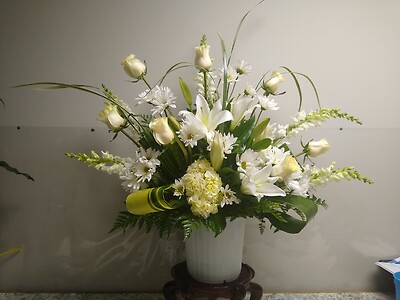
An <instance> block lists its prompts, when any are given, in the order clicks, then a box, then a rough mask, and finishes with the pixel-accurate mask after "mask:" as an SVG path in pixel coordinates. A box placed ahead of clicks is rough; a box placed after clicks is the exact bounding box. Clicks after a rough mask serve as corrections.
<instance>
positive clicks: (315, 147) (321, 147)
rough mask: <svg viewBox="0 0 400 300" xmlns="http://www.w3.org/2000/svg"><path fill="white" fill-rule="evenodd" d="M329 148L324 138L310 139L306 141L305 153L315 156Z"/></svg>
mask: <svg viewBox="0 0 400 300" xmlns="http://www.w3.org/2000/svg"><path fill="white" fill-rule="evenodd" d="M330 148H331V145H329V143H328V141H327V140H326V139H321V140H319V141H311V142H309V143H308V147H307V154H308V155H309V156H311V157H317V156H319V155H321V154H324V153H325V152H327V151H328V150H329V149H330Z"/></svg>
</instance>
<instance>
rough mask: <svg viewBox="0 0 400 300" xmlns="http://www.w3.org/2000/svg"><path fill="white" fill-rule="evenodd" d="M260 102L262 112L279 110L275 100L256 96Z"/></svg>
mask: <svg viewBox="0 0 400 300" xmlns="http://www.w3.org/2000/svg"><path fill="white" fill-rule="evenodd" d="M256 98H257V100H258V104H259V105H260V107H261V109H262V110H278V109H279V107H278V103H276V102H275V100H274V99H272V98H270V97H266V96H260V95H257V96H256Z"/></svg>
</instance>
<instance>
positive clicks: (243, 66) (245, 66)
mask: <svg viewBox="0 0 400 300" xmlns="http://www.w3.org/2000/svg"><path fill="white" fill-rule="evenodd" d="M235 70H236V72H237V73H238V74H239V75H247V74H249V73H250V72H251V66H250V65H249V63H248V62H247V61H244V60H239V61H238V63H237V65H236V66H235Z"/></svg>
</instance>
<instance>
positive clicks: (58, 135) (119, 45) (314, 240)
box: [0, 0, 400, 292]
mask: <svg viewBox="0 0 400 300" xmlns="http://www.w3.org/2000/svg"><path fill="white" fill-rule="evenodd" d="M256 3H257V1H239V0H235V1H228V0H218V1H211V0H207V1H184V0H170V1H154V0H153V1H148V0H147V1H145V0H143V1H142V0H140V1H139V0H136V1H128V0H124V1H122V0H119V1H106V0H97V1H95V0H85V1H77V0H69V1H61V0H52V1H50V0H35V1H28V0H25V1H22V0H1V1H0V39H1V43H0V98H2V99H3V100H4V101H5V103H6V107H5V109H3V108H1V109H0V125H1V126H0V140H1V148H0V159H1V160H6V161H8V162H9V163H10V164H12V165H14V166H17V167H18V169H21V170H22V171H26V172H29V173H31V175H33V176H34V178H35V182H30V181H27V180H25V179H23V178H22V177H18V176H16V175H12V174H10V173H6V172H5V171H1V170H0V185H1V188H0V252H1V250H6V249H8V248H11V247H13V246H22V249H23V250H22V251H21V252H20V253H18V254H16V255H13V256H8V257H2V258H1V260H0V290H2V291H160V290H161V288H162V285H163V283H164V282H166V281H167V280H169V279H170V275H169V268H170V267H171V265H172V264H174V263H175V262H178V261H180V260H182V259H183V254H182V244H181V243H180V242H179V236H178V235H177V236H173V237H172V238H171V239H170V240H160V239H158V237H157V234H156V233H151V234H150V235H146V234H145V233H144V232H141V231H139V232H136V231H129V232H127V233H126V234H125V235H122V234H121V233H116V234H107V231H108V229H109V228H110V226H111V224H112V222H113V219H114V216H115V215H116V213H117V212H118V211H121V210H123V209H124V206H123V199H124V197H125V195H124V192H123V191H122V189H121V188H120V185H119V181H118V179H117V178H114V177H110V176H108V175H106V174H100V173H98V172H96V171H94V170H91V169H87V168H86V167H85V166H83V165H81V164H80V163H78V162H75V161H71V160H69V159H67V158H65V157H64V152H88V151H90V150H91V149H94V150H97V151H99V150H110V151H113V152H114V153H115V154H120V155H129V154H130V153H131V152H132V151H133V148H132V147H131V145H130V144H129V143H127V142H126V141H124V140H123V139H119V140H117V141H114V142H113V143H109V140H110V139H111V136H110V135H108V134H107V130H106V129H105V128H104V126H103V125H102V124H101V123H100V122H98V121H96V117H97V113H98V111H99V110H101V109H102V107H103V103H102V101H101V100H99V99H96V98H94V97H92V96H90V95H84V94H80V93H78V92H74V91H67V90H66V91H55V92H53V91H51V92H39V91H34V90H33V89H31V88H23V89H12V88H10V86H13V85H16V84H21V83H26V82H35V81H60V82H69V83H85V84H89V85H96V86H99V85H100V84H101V83H105V84H106V85H107V86H108V87H110V88H112V89H113V90H114V92H115V93H116V94H117V95H119V96H120V98H122V99H124V100H126V101H127V102H128V103H130V104H132V106H133V103H134V98H135V97H136V96H137V94H138V93H140V92H141V91H142V90H143V89H144V86H143V85H141V84H137V85H132V84H130V83H129V82H127V77H126V75H125V74H124V72H123V70H122V67H121V65H120V62H121V60H122V59H123V58H124V57H125V56H127V55H128V54H130V53H135V54H136V55H137V56H139V57H140V58H141V59H144V60H146V62H147V65H148V69H149V72H148V77H149V80H150V81H152V82H155V81H156V80H158V79H159V78H160V77H161V76H162V74H163V72H164V71H165V70H166V69H167V68H168V67H170V66H171V65H173V64H174V63H176V62H178V61H192V60H193V47H194V46H195V45H197V44H198V42H199V40H200V38H201V36H202V35H203V34H206V35H207V37H208V42H209V44H211V46H212V55H213V57H214V58H215V64H218V63H220V60H221V59H220V57H221V55H220V47H219V39H218V33H220V34H221V35H222V36H223V37H224V39H225V42H226V43H227V44H228V45H230V43H231V41H232V37H233V35H234V32H235V30H236V26H237V24H238V22H239V20H240V18H241V17H242V16H243V14H244V13H245V12H246V11H247V10H248V9H250V8H251V7H252V6H253V5H254V4H256ZM399 13H400V2H399V1H396V0H383V1H372V0H368V1H365V0H364V1H361V0H351V1H345V0H335V1H327V0H324V1H321V0H320V1H317V0H301V1H298V0H283V1H266V2H265V3H264V4H262V5H260V6H259V7H258V8H257V9H256V10H254V11H253V12H252V13H251V15H250V16H249V18H248V19H247V20H246V22H245V23H244V25H243V28H242V31H241V33H240V36H239V40H238V45H237V48H236V50H235V55H234V59H235V60H236V59H245V60H247V61H249V62H250V64H251V65H252V66H253V70H254V72H253V75H252V77H251V80H253V81H254V82H256V81H257V80H258V78H259V77H260V76H261V75H262V74H263V73H264V72H265V71H266V70H269V69H271V68H274V67H276V66H281V65H285V66H288V67H290V68H292V69H293V70H296V71H299V72H303V73H306V74H307V75H309V76H310V77H311V78H312V79H313V80H314V83H315V84H316V85H317V87H318V91H319V93H320V96H321V101H322V105H323V106H324V107H340V108H342V109H343V110H344V111H347V112H349V113H351V114H354V115H357V116H358V117H360V118H361V119H362V120H363V121H364V125H363V126H362V127H357V126H355V125H352V124H349V123H346V122H341V121H340V122H338V121H332V122H329V123H328V124H326V125H325V126H324V127H322V128H319V129H316V130H314V131H312V132H311V133H310V134H312V136H313V137H324V136H325V137H327V138H328V139H329V140H330V141H331V143H332V145H333V149H332V151H330V152H329V154H328V155H327V156H325V157H324V158H322V159H320V160H319V162H321V163H325V164H328V163H329V162H330V161H331V160H335V161H336V162H337V163H338V166H346V165H353V164H354V165H356V166H357V169H358V170H360V171H361V172H362V173H364V174H365V175H368V176H370V177H371V178H373V179H374V181H375V184H374V185H372V186H367V185H363V184H360V183H347V182H344V183H340V184H333V185H331V186H329V187H328V188H326V189H323V190H321V192H320V194H319V195H320V196H321V197H324V198H326V199H327V201H328V203H329V204H330V207H329V209H328V210H326V211H323V210H321V212H320V213H319V214H318V215H317V217H316V218H315V220H313V221H312V223H310V224H309V226H308V227H307V228H306V229H305V230H304V231H303V232H302V233H300V234H298V235H288V234H284V233H277V234H273V233H272V232H266V233H265V234H264V235H260V234H259V233H258V231H257V224H256V223H255V222H252V221H249V222H248V225H247V229H246V247H245V257H244V261H245V262H247V263H249V264H250V265H252V266H253V267H254V269H255V271H256V278H255V281H256V282H258V283H260V284H261V285H262V286H263V287H264V290H265V291H266V292H273V291H282V292H283V291H355V290H365V291H377V290H380V289H385V288H391V279H390V278H389V277H388V276H387V274H386V273H385V272H383V271H380V270H379V269H378V268H377V267H376V266H374V262H375V261H377V260H378V259H381V258H392V257H397V256H399V255H400V239H399V238H398V232H397V231H398V228H399V219H398V213H397V212H398V211H399V209H400V201H399V199H398V195H397V194H398V193H397V186H398V182H397V176H398V174H397V173H398V172H397V170H398V167H399V165H400V160H399V157H398V152H397V151H396V148H397V147H398V146H399V133H400V132H399V127H400V124H399V123H400V121H399V120H400V119H399V118H397V115H398V111H399V109H400V107H399V106H400V104H399V103H400V101H398V97H399V96H398V95H400V85H399V84H398V79H399V75H398V69H399V67H400V58H399V54H398V53H400V34H399V28H400V27H399V26H400V19H399V18H398V15H399ZM192 75H193V71H190V70H185V71H182V72H180V73H179V76H184V77H185V78H186V79H187V80H186V81H187V82H190V78H191V76H192ZM176 78H177V76H172V77H170V78H169V79H168V80H167V83H168V85H169V86H170V87H171V88H172V89H173V90H174V91H175V93H176V94H177V95H178V94H179V93H180V92H179V89H178V83H177V80H176ZM304 83H305V82H304ZM285 89H286V90H287V91H288V93H287V95H286V96H285V97H284V98H282V100H280V106H281V107H282V108H281V110H280V111H279V114H277V115H276V116H275V117H276V118H277V119H276V120H277V121H278V122H279V121H281V122H285V121H287V120H288V119H289V117H290V116H291V115H292V114H293V113H294V112H295V111H296V109H297V101H298V98H297V95H296V92H295V90H294V89H293V83H292V82H291V81H290V80H287V81H286V82H285ZM304 92H305V100H304V101H305V108H306V109H310V108H315V107H316V106H315V98H313V95H312V92H311V91H310V90H309V89H307V88H306V89H305V90H304ZM137 110H138V111H139V112H140V108H137ZM18 126H19V127H20V129H17V127H18ZM339 128H342V130H339ZM91 129H94V131H92V130H91Z"/></svg>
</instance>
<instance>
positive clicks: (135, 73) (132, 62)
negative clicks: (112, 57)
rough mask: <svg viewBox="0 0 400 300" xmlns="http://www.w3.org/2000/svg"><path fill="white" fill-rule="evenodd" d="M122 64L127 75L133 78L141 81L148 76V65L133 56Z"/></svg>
mask: <svg viewBox="0 0 400 300" xmlns="http://www.w3.org/2000/svg"><path fill="white" fill-rule="evenodd" d="M121 64H122V65H123V66H124V70H125V72H126V74H128V76H130V77H132V78H135V79H139V78H140V77H142V76H143V75H144V74H146V65H145V64H144V63H143V62H142V61H141V60H139V59H137V58H136V57H135V55H133V54H131V55H129V56H128V57H127V58H125V59H124V60H123V61H122V63H121Z"/></svg>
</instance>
